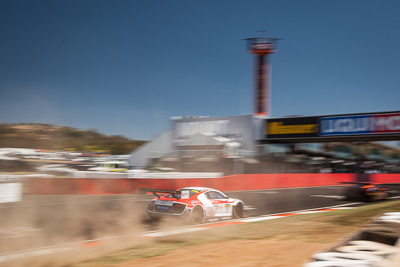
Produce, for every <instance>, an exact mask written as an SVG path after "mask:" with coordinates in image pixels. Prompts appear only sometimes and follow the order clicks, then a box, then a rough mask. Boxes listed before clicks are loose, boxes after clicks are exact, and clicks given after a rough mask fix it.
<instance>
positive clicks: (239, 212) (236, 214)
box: [232, 202, 244, 219]
mask: <svg viewBox="0 0 400 267" xmlns="http://www.w3.org/2000/svg"><path fill="white" fill-rule="evenodd" d="M232 217H233V218H235V219H237V218H243V217H244V208H243V204H242V203H240V202H239V203H238V204H237V205H236V206H234V207H233V211H232Z"/></svg>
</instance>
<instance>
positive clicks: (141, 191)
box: [139, 187, 181, 199]
mask: <svg viewBox="0 0 400 267" xmlns="http://www.w3.org/2000/svg"><path fill="white" fill-rule="evenodd" d="M147 192H150V193H153V195H154V196H156V197H157V198H160V197H161V195H159V194H158V193H161V194H162V193H164V194H171V195H172V196H173V197H174V198H176V199H180V198H181V192H180V191H176V190H166V189H155V188H147V187H139V195H145V194H147Z"/></svg>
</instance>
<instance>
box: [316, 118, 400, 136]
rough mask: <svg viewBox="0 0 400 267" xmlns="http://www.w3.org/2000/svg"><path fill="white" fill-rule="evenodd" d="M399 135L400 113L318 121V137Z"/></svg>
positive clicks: (321, 119)
mask: <svg viewBox="0 0 400 267" xmlns="http://www.w3.org/2000/svg"><path fill="white" fill-rule="evenodd" d="M388 133H400V113H391V114H371V115H360V116H340V117H324V118H320V119H319V135H320V136H334V135H364V134H388Z"/></svg>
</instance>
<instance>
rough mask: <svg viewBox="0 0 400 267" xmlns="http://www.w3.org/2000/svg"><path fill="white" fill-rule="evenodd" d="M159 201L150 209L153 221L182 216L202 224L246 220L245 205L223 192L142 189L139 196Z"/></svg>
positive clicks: (203, 189) (148, 210) (190, 221)
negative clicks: (243, 218) (212, 221)
mask: <svg viewBox="0 0 400 267" xmlns="http://www.w3.org/2000/svg"><path fill="white" fill-rule="evenodd" d="M147 192H151V193H153V195H155V196H156V197H155V198H154V199H152V200H151V201H150V203H149V204H148V206H147V214H148V216H149V217H150V219H152V220H158V219H160V218H161V217H163V216H181V217H183V218H184V219H185V220H187V221H188V222H189V223H192V224H200V223H203V222H206V221H210V220H215V219H217V220H218V219H228V218H241V217H244V212H245V210H244V203H243V201H241V200H239V199H233V198H229V197H228V196H226V195H225V194H224V193H222V192H221V191H218V190H216V189H212V188H206V187H185V188H181V189H178V190H163V189H151V188H145V187H142V188H139V193H140V194H146V193H147Z"/></svg>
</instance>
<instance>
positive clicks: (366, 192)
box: [343, 182, 390, 201]
mask: <svg viewBox="0 0 400 267" xmlns="http://www.w3.org/2000/svg"><path fill="white" fill-rule="evenodd" d="M343 183H344V184H349V185H348V186H346V187H345V188H344V190H343V196H344V198H345V199H346V200H361V201H375V200H383V199H387V198H388V197H389V194H390V192H389V189H388V188H387V187H385V186H383V185H381V184H376V183H369V182H354V183H352V182H343Z"/></svg>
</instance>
